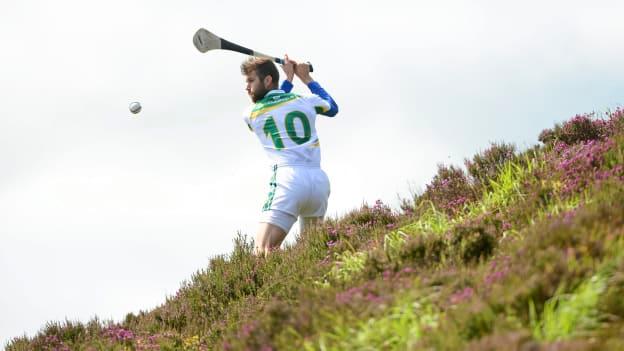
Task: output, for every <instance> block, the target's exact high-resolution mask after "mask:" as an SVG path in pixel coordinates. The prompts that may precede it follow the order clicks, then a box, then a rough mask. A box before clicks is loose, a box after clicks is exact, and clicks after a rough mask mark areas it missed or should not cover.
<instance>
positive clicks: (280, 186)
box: [241, 56, 338, 255]
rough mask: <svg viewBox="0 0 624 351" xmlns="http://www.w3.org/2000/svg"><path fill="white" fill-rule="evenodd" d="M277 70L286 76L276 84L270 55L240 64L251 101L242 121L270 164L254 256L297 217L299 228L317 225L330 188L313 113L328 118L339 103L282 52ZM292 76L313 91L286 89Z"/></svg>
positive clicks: (274, 245)
mask: <svg viewBox="0 0 624 351" xmlns="http://www.w3.org/2000/svg"><path fill="white" fill-rule="evenodd" d="M282 69H283V70H284V73H285V74H286V80H285V81H284V82H283V83H282V86H281V89H278V82H279V72H278V70H277V67H276V66H275V64H274V63H273V62H272V61H271V60H270V59H266V58H256V57H251V58H249V59H248V60H246V61H245V62H243V64H242V65H241V72H242V74H243V75H244V76H245V78H246V83H247V87H246V90H247V94H248V95H249V97H250V98H251V101H253V103H254V104H253V105H252V106H250V107H249V108H248V109H247V110H246V112H245V122H246V123H247V126H249V129H250V130H251V131H252V132H254V133H255V134H256V136H257V137H258V139H259V140H260V143H261V144H262V146H263V147H264V150H265V151H266V153H267V154H268V156H269V159H270V160H271V164H272V169H273V176H272V177H271V181H270V183H269V184H270V191H269V196H268V199H267V200H266V202H265V204H264V206H263V207H262V214H261V216H260V228H259V229H258V233H257V235H256V241H255V245H256V247H255V250H256V254H258V255H266V254H267V253H268V252H270V251H271V250H273V249H276V248H279V247H280V245H281V244H282V242H283V241H284V238H286V234H288V232H289V231H290V228H291V227H292V225H293V224H294V223H295V222H296V221H297V217H299V219H300V220H299V222H300V224H301V225H300V229H301V231H302V232H303V231H304V230H305V229H308V228H310V227H314V226H316V225H318V224H320V223H321V222H322V220H323V217H324V216H325V212H326V211H327V201H328V199H329V193H330V186H329V179H328V178H327V175H326V174H325V172H324V171H323V170H322V169H321V146H320V143H319V138H318V135H317V133H316V126H315V124H316V116H317V113H318V114H321V115H325V116H329V117H333V116H335V115H336V113H338V105H336V103H335V102H334V100H333V99H332V97H331V96H330V95H329V94H328V93H327V92H326V91H325V90H324V89H323V88H322V87H321V86H320V85H319V83H318V82H315V81H314V80H313V79H312V77H311V76H310V67H309V66H308V65H307V64H297V63H296V62H294V61H292V60H290V59H289V58H288V56H286V57H285V59H284V65H283V66H282ZM295 75H296V76H297V77H298V78H299V79H300V80H301V81H302V82H303V83H304V84H306V85H307V86H308V88H309V89H310V91H311V93H312V94H310V95H297V94H292V93H290V91H291V90H292V88H293V84H292V80H293V78H294V76H295Z"/></svg>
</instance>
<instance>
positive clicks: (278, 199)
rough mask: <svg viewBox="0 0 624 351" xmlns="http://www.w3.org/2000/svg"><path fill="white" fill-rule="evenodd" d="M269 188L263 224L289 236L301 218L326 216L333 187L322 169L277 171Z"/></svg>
mask: <svg viewBox="0 0 624 351" xmlns="http://www.w3.org/2000/svg"><path fill="white" fill-rule="evenodd" d="M269 185H270V191H269V196H268V198H267V200H266V202H265V203H264V206H263V207H262V215H261V216H260V222H261V223H271V224H273V225H276V226H278V227H280V228H282V229H283V230H284V231H285V232H286V233H288V232H289V231H290V228H291V227H292V225H293V224H294V223H295V222H296V221H297V217H299V216H301V217H324V216H325V212H327V202H328V199H329V194H330V187H329V178H327V174H325V172H324V171H323V170H322V169H321V168H320V167H308V166H282V167H274V168H273V177H272V178H271V181H270V183H269Z"/></svg>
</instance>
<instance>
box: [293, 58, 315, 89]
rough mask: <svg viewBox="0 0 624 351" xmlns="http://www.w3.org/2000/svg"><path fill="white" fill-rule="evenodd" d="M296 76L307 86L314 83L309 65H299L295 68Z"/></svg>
mask: <svg viewBox="0 0 624 351" xmlns="http://www.w3.org/2000/svg"><path fill="white" fill-rule="evenodd" d="M295 74H296V75H297V77H299V79H301V81H302V82H303V83H304V84H306V85H308V83H310V82H313V81H314V79H312V77H311V76H310V65H308V64H307V63H299V64H297V65H296V66H295Z"/></svg>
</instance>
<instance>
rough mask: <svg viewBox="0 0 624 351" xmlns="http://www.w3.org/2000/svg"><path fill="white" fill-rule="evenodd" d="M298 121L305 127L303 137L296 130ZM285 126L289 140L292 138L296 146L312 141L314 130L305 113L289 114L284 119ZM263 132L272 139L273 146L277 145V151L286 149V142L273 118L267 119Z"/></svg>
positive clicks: (295, 112) (293, 112)
mask: <svg viewBox="0 0 624 351" xmlns="http://www.w3.org/2000/svg"><path fill="white" fill-rule="evenodd" d="M296 119H298V120H300V121H301V125H302V126H303V136H299V135H297V131H296V130H295V120H296ZM284 126H285V127H286V134H288V138H290V140H292V141H293V142H294V143H295V144H297V145H301V144H304V143H306V142H308V141H310V137H311V136H312V129H311V128H310V121H309V120H308V116H306V115H305V113H303V112H301V111H292V112H289V113H288V114H287V115H286V118H285V119H284ZM262 130H263V131H264V134H265V135H266V136H267V137H270V138H271V140H273V145H275V148H276V149H283V148H284V142H283V141H282V137H281V133H280V130H279V129H278V127H277V124H276V123H275V119H274V118H273V116H269V117H267V119H266V121H265V122H264V128H262Z"/></svg>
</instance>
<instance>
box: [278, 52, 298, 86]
mask: <svg viewBox="0 0 624 351" xmlns="http://www.w3.org/2000/svg"><path fill="white" fill-rule="evenodd" d="M296 64H297V63H296V62H295V61H293V60H291V59H289V58H288V55H286V56H284V64H283V65H282V70H283V71H284V74H286V80H284V81H283V82H282V86H281V87H280V89H281V90H283V91H284V92H285V93H290V92H291V91H292V88H293V83H292V81H293V78H294V77H295V65H296Z"/></svg>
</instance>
